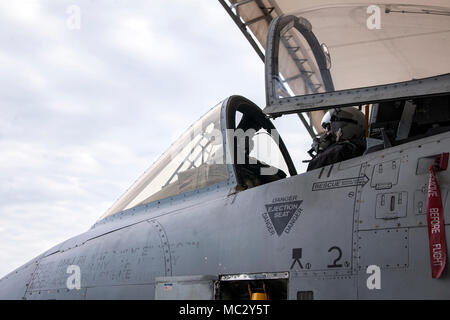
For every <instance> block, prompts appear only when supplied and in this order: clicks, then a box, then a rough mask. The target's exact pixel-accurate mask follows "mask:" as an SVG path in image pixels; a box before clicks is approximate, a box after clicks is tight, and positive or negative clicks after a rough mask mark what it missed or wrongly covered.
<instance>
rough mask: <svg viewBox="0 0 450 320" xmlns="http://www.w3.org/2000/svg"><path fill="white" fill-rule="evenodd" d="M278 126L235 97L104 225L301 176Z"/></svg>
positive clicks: (182, 141) (199, 125) (150, 173)
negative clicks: (160, 205)
mask: <svg viewBox="0 0 450 320" xmlns="http://www.w3.org/2000/svg"><path fill="white" fill-rule="evenodd" d="M295 174H296V170H295V167H294V164H293V162H292V160H291V158H290V156H289V153H288V151H287V149H286V146H285V145H284V142H283V140H282V139H281V137H280V136H279V134H278V132H277V131H276V129H275V127H274V126H273V124H272V123H271V122H270V120H268V119H267V118H266V116H265V115H264V114H263V113H262V111H261V109H259V108H258V107H257V106H256V105H255V104H253V103H252V102H251V101H249V100H247V99H245V98H243V97H240V96H232V97H230V98H228V99H227V100H225V101H224V102H221V103H219V104H218V105H217V106H215V107H214V108H212V109H211V110H210V111H209V112H208V113H207V114H206V115H204V116H203V117H202V118H201V119H199V120H198V121H197V122H196V123H195V124H194V125H193V126H191V127H190V128H189V129H188V130H187V131H186V132H185V133H184V134H183V135H182V136H181V137H180V138H179V139H178V140H177V141H176V142H175V143H174V144H172V146H171V147H170V148H169V150H168V151H167V152H166V153H164V154H163V155H162V156H161V157H160V159H159V160H157V161H156V162H155V163H154V164H153V165H152V166H151V167H150V169H149V170H147V171H146V172H145V173H144V174H143V175H142V177H141V178H139V179H138V180H137V181H136V182H135V183H134V184H133V186H132V187H131V188H130V189H129V190H128V191H127V192H126V193H125V194H124V195H123V196H122V197H121V198H120V199H119V200H117V201H116V203H115V204H114V205H113V206H112V207H111V208H110V209H109V210H108V211H107V212H106V213H105V214H104V215H103V216H102V217H101V219H103V218H105V217H107V216H110V215H113V214H115V213H117V212H121V211H124V210H127V209H131V208H135V207H138V206H141V205H145V204H150V203H154V202H159V201H163V200H165V199H168V200H173V199H176V198H177V197H180V196H188V195H190V194H192V193H198V192H207V191H208V190H211V189H217V188H220V187H227V186H230V185H232V188H234V190H235V191H242V190H245V189H248V188H252V187H256V186H259V185H262V184H265V183H268V182H272V181H276V180H279V179H283V178H286V177H288V176H291V175H295Z"/></svg>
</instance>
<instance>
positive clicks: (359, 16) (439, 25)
mask: <svg viewBox="0 0 450 320" xmlns="http://www.w3.org/2000/svg"><path fill="white" fill-rule="evenodd" d="M292 17H293V18H294V17H295V19H293V20H292V22H291V23H288V24H287V25H286V26H285V27H283V28H282V29H281V30H279V31H278V33H279V39H280V40H279V47H278V49H277V54H276V57H277V61H276V64H277V65H278V68H277V69H275V70H274V71H273V72H274V73H273V74H272V77H271V79H272V85H271V87H272V92H273V97H275V98H276V99H281V98H287V97H291V96H299V95H307V94H314V93H323V92H332V91H335V90H344V89H352V88H360V87H368V86H375V85H382V84H389V83H396V82H402V81H409V80H412V79H421V78H426V77H431V76H435V75H441V74H446V73H449V72H450V9H449V8H438V7H426V6H412V5H370V6H368V5H361V6H339V7H327V8H320V9H314V10H310V11H306V12H301V13H296V14H294V15H292Z"/></svg>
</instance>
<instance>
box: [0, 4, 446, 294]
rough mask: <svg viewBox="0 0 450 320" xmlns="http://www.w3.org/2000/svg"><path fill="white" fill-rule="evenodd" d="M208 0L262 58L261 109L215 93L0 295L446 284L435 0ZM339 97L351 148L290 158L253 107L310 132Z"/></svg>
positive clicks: (315, 132)
mask: <svg viewBox="0 0 450 320" xmlns="http://www.w3.org/2000/svg"><path fill="white" fill-rule="evenodd" d="M220 2H221V4H222V5H223V6H224V8H225V9H226V11H227V12H228V13H229V14H230V15H231V17H232V18H233V19H234V21H235V22H236V23H237V25H238V27H239V28H240V29H241V30H242V32H243V34H244V35H245V36H246V38H247V39H248V40H249V41H250V43H251V44H252V45H253V47H254V48H255V50H256V51H257V52H258V55H259V56H260V57H261V58H263V59H264V60H265V68H266V96H267V105H266V106H265V108H264V110H263V111H262V110H261V109H259V108H258V107H257V106H256V105H255V104H253V103H252V102H251V101H249V100H247V99H245V98H243V97H240V96H232V97H229V98H228V99H225V100H224V101H223V102H221V103H220V104H218V105H217V106H215V107H214V108H213V109H211V111H209V112H208V113H207V114H206V115H205V116H203V117H202V118H201V119H200V120H199V121H198V122H197V123H195V124H194V125H193V126H192V127H191V128H190V129H188V131H187V132H186V133H185V134H184V135H183V136H181V137H180V138H179V140H178V141H176V142H175V143H174V144H173V145H172V146H171V147H170V148H169V150H168V151H167V152H166V153H165V154H163V155H162V156H161V158H160V159H159V160H158V161H157V162H156V163H155V164H153V166H152V167H151V168H150V169H149V170H148V171H146V172H145V173H144V174H143V175H142V177H141V178H140V179H138V180H137V182H136V183H135V184H134V185H133V186H132V187H131V188H130V189H129V190H128V191H127V192H126V193H125V194H124V195H123V196H122V197H121V198H120V199H119V200H118V201H117V202H116V203H115V204H114V205H113V206H112V207H111V208H110V209H109V210H108V211H107V212H106V214H104V215H103V216H102V217H101V218H100V219H99V220H98V221H97V222H96V223H95V225H93V226H92V228H91V229H90V230H88V231H86V232H85V233H83V234H81V235H79V236H76V237H74V238H72V239H69V240H67V241H65V242H63V243H61V244H58V245H57V246H55V247H53V248H51V249H49V250H48V251H46V252H44V253H42V254H41V255H40V256H38V257H36V258H35V259H33V260H32V261H30V262H28V263H27V264H25V265H24V266H22V267H20V268H18V269H17V270H15V271H13V272H12V273H10V274H8V275H7V276H6V277H4V278H3V279H1V280H0V298H2V299H250V298H254V299H256V298H259V299H261V298H270V299H335V298H338V299H380V298H381V299H405V298H438V299H448V298H450V278H449V275H448V271H447V269H448V267H447V268H446V263H447V261H446V260H447V257H446V256H447V248H446V244H447V243H448V242H449V241H448V240H449V234H450V228H449V226H448V223H449V222H450V204H449V201H448V191H449V188H450V185H449V184H450V175H449V170H447V163H448V152H449V151H450V74H449V70H450V7H448V6H447V7H446V5H447V4H448V3H447V1H446V0H433V1H426V4H427V6H424V5H423V4H424V3H425V2H424V3H422V2H423V1H406V0H402V1H400V0H397V3H394V4H390V3H388V2H387V1H379V3H372V2H370V1H361V0H360V2H362V3H360V4H356V5H355V4H348V3H347V1H340V2H339V3H336V2H335V1H334V2H333V1H325V0H320V1H319V0H314V1H312V0H310V1H297V0H284V1H281V0H280V1H276V0H269V1H267V0H260V1H258V0H239V1H236V0H233V1H231V2H230V1H222V0H220ZM313 6H318V7H313ZM345 108H354V109H360V110H362V112H364V114H365V121H366V122H367V123H366V130H365V133H364V137H363V138H364V139H365V143H366V144H365V148H364V150H363V152H362V153H361V154H360V155H358V156H355V157H353V158H350V159H347V160H345V161H340V162H334V163H332V164H327V165H324V166H322V167H318V168H315V169H314V170H309V171H307V172H305V173H297V172H296V169H295V166H294V163H293V162H292V160H291V158H290V156H289V153H288V150H287V148H286V146H285V144H284V143H283V140H282V139H281V137H279V136H278V134H277V132H276V131H275V130H274V126H273V124H272V122H271V121H270V119H269V118H270V117H273V118H275V117H278V116H286V115H288V114H297V115H298V116H299V117H300V121H299V123H300V122H303V125H305V126H306V127H307V129H308V132H309V133H310V135H311V137H312V142H314V145H315V146H319V145H320V143H321V142H320V141H321V137H323V129H322V127H321V119H322V116H323V114H324V111H326V110H335V111H338V110H349V109H345ZM288 116H294V115H288ZM306 151H307V150H305V155H306ZM314 151H318V152H320V150H319V149H318V148H316V149H315V150H314ZM314 151H311V155H312V156H315V157H317V155H316V153H315V152H314Z"/></svg>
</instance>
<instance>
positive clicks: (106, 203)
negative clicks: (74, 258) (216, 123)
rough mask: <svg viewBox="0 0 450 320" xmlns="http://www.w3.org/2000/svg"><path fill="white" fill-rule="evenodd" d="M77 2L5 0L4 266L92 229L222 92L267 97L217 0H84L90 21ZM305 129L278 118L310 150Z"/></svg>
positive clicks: (295, 144) (0, 145) (0, 236)
mask: <svg viewBox="0 0 450 320" xmlns="http://www.w3.org/2000/svg"><path fill="white" fill-rule="evenodd" d="M72 4H73V1H58V2H54V1H41V2H37V1H20V2H19V1H9V2H2V3H1V4H0V28H1V29H2V30H3V32H2V33H0V68H1V69H2V72H1V73H0V114H1V117H0V150H1V153H0V172H1V176H2V179H1V180H0V194H1V195H2V196H1V199H0V261H2V264H0V277H1V276H3V275H5V274H6V273H8V272H10V271H12V270H13V269H14V268H16V267H19V266H20V265H22V264H23V263H25V262H26V261H28V260H30V259H31V258H33V257H34V256H36V255H38V254H40V253H42V252H43V251H45V250H47V249H49V248H50V247H52V246H54V245H56V244H57V243H59V242H61V241H63V240H66V239H68V238H70V237H72V236H75V235H77V234H79V233H82V232H84V231H86V230H88V229H89V228H90V227H91V225H93V224H94V223H95V221H96V220H97V219H98V218H99V217H100V216H101V215H102V214H103V213H104V212H105V211H106V210H107V209H108V208H109V207H110V206H111V205H112V204H113V202H114V201H115V200H116V199H117V198H118V197H120V196H121V195H122V194H123V193H124V192H125V190H126V189H128V188H129V187H130V185H131V184H132V183H133V181H135V180H136V179H137V178H138V177H139V176H140V175H141V174H142V173H143V172H144V171H145V170H147V169H148V167H149V166H150V165H151V164H152V163H153V162H154V161H155V160H156V159H157V158H158V157H159V156H160V155H161V154H162V153H163V152H164V151H166V149H167V148H168V147H169V146H170V144H171V143H173V142H174V140H175V139H176V138H178V137H179V136H180V135H181V134H182V133H183V132H184V131H185V130H186V129H187V128H188V127H189V126H190V125H191V124H192V123H193V122H194V121H196V120H197V119H199V118H200V117H201V116H202V115H203V114H205V113H206V112H207V111H208V110H209V109H210V108H211V107H213V106H214V105H216V104H217V103H218V102H219V101H221V100H223V99H225V98H227V97H228V96H230V95H233V94H240V95H244V96H246V97H247V98H249V99H251V100H252V101H254V102H256V103H257V104H258V105H259V106H260V107H264V105H265V98H264V97H265V95H264V68H263V64H262V62H261V61H260V59H259V57H258V56H257V55H256V53H254V52H253V49H252V48H251V46H250V45H249V44H248V43H247V41H246V40H245V38H244V37H243V36H242V34H241V33H240V31H239V30H238V28H237V27H236V26H235V25H234V23H233V21H232V20H231V19H230V18H229V17H228V16H227V14H226V12H225V11H224V10H223V8H222V6H221V5H220V4H219V3H218V2H217V1H196V2H186V1H181V0H177V1H170V3H168V2H167V1H166V0H164V1H163V0H155V1H133V2H132V4H131V3H128V2H125V1H114V2H111V1H95V2H94V1H88V0H85V1H77V5H78V6H79V7H80V10H81V11H80V12H81V29H79V30H70V29H69V28H67V25H66V20H67V17H68V15H67V12H66V9H67V7H68V6H69V5H72ZM293 119H295V120H298V119H297V118H295V117H293ZM277 121H278V120H277ZM292 121H294V120H292ZM275 124H277V122H275ZM292 128H294V129H292ZM297 128H301V125H300V124H299V121H297V122H292V123H287V124H283V123H281V122H280V126H278V129H279V131H280V133H281V134H282V136H285V140H287V141H288V142H287V144H288V147H290V148H291V150H292V151H293V153H294V154H295V155H296V156H297V155H298V156H299V157H300V159H303V157H301V153H302V152H305V151H306V150H304V149H303V144H304V141H306V140H305V134H303V135H302V134H301V133H300V134H299V133H298V132H297V133H295V132H294V131H296V130H297ZM308 148H309V146H308ZM302 149H303V150H302ZM292 151H291V152H292ZM296 164H298V161H296Z"/></svg>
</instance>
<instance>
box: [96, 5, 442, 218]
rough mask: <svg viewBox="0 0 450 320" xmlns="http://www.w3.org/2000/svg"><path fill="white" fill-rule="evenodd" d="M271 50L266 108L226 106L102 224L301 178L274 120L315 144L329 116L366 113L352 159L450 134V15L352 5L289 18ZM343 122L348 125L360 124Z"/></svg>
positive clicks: (275, 25) (280, 24)
mask: <svg viewBox="0 0 450 320" xmlns="http://www.w3.org/2000/svg"><path fill="white" fill-rule="evenodd" d="M265 45H266V48H265V49H266V51H265V68H266V104H267V106H266V107H265V109H264V110H263V111H261V109H259V108H258V107H257V106H256V105H255V104H253V103H252V102H251V101H249V100H247V99H245V98H243V97H240V96H232V97H230V98H228V99H227V100H225V101H224V102H221V103H219V104H218V105H217V106H215V107H214V108H213V109H212V110H211V111H209V112H208V113H207V114H206V115H205V116H203V117H202V118H201V119H200V120H198V121H197V123H195V124H194V125H193V126H192V127H191V128H189V129H188V130H187V132H186V133H185V134H183V135H182V136H181V137H180V138H179V139H178V140H177V141H176V142H175V143H174V144H173V145H172V146H171V147H170V148H169V150H168V151H167V152H166V153H165V154H163V155H162V156H161V158H160V159H159V160H158V161H156V163H155V164H153V165H152V166H151V168H150V169H149V170H148V171H147V172H145V173H144V174H143V175H142V177H141V178H140V179H138V180H137V181H136V183H134V184H133V186H132V187H131V188H130V189H129V190H128V191H127V192H126V193H125V194H124V195H123V196H122V197H121V198H120V199H119V200H118V201H117V202H116V203H115V204H114V205H113V206H112V207H111V208H110V209H109V210H108V211H107V212H106V213H105V215H104V216H103V217H102V218H104V217H107V216H110V215H113V214H115V213H118V212H121V211H123V210H127V209H131V208H136V207H139V206H142V205H146V204H151V203H155V202H156V203H159V202H160V201H161V202H162V201H172V200H176V199H178V198H180V197H187V196H189V195H191V194H193V193H202V192H208V191H210V190H212V189H220V188H222V187H223V188H224V190H225V189H227V188H228V189H227V190H231V191H229V193H232V192H240V191H243V190H246V189H250V188H253V187H257V186H260V185H263V184H266V183H270V182H274V181H277V180H280V179H284V178H287V177H289V176H292V175H296V174H297V173H296V169H295V166H294V164H293V162H292V159H291V157H290V156H289V153H288V151H287V148H286V146H285V144H284V142H283V140H282V139H281V137H280V135H279V134H278V132H277V130H276V129H275V127H274V125H273V124H272V122H271V121H270V120H269V117H272V118H276V117H279V116H282V115H287V114H297V115H298V116H299V117H300V119H301V120H302V123H303V125H304V126H305V127H306V129H307V131H308V133H309V134H310V136H311V138H312V140H313V145H314V143H315V142H317V141H318V139H319V137H320V136H321V135H322V134H323V133H324V130H323V128H325V127H326V126H325V127H323V124H322V123H321V120H322V118H323V116H324V114H325V112H327V111H329V110H337V111H338V110H341V109H345V108H355V109H358V110H359V112H361V113H364V116H363V118H362V119H360V121H359V122H357V123H361V122H362V121H364V120H365V124H364V127H365V128H364V130H362V131H360V132H362V133H361V134H362V135H363V136H364V146H363V148H359V146H360V145H359V144H358V153H354V154H352V155H351V156H352V157H355V156H359V155H362V154H363V153H364V154H367V153H370V152H374V151H377V150H381V149H384V148H389V147H391V146H395V145H397V144H401V143H405V142H407V141H410V140H411V139H417V138H420V137H423V136H424V135H427V134H435V133H437V132H442V131H443V130H444V131H448V130H450V94H449V92H450V9H448V8H440V7H439V8H438V7H426V6H411V5H408V6H406V5H386V4H383V5H370V6H368V5H342V6H333V7H323V8H319V9H311V10H306V11H302V12H297V13H295V14H285V15H280V16H278V17H276V18H274V19H273V20H272V22H271V23H270V27H269V28H268V31H267V41H266V44H265ZM350 113H351V112H350ZM350 113H349V112H347V114H350ZM333 117H334V118H338V119H341V120H342V119H344V120H345V121H346V122H347V124H348V123H352V122H354V121H355V119H356V118H355V119H351V118H349V117H348V116H339V115H334V116H333ZM333 117H330V118H331V119H333ZM364 117H365V119H364ZM308 118H309V122H308V121H307V119H308ZM341 134H342V132H341ZM355 150H356V149H355ZM305 153H306V150H305ZM334 158H336V159H338V160H337V161H344V160H345V159H348V157H347V158H339V157H334ZM313 160H314V159H313ZM325 164H326V162H323V163H320V165H321V166H323V165H325ZM102 218H101V219H102Z"/></svg>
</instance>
